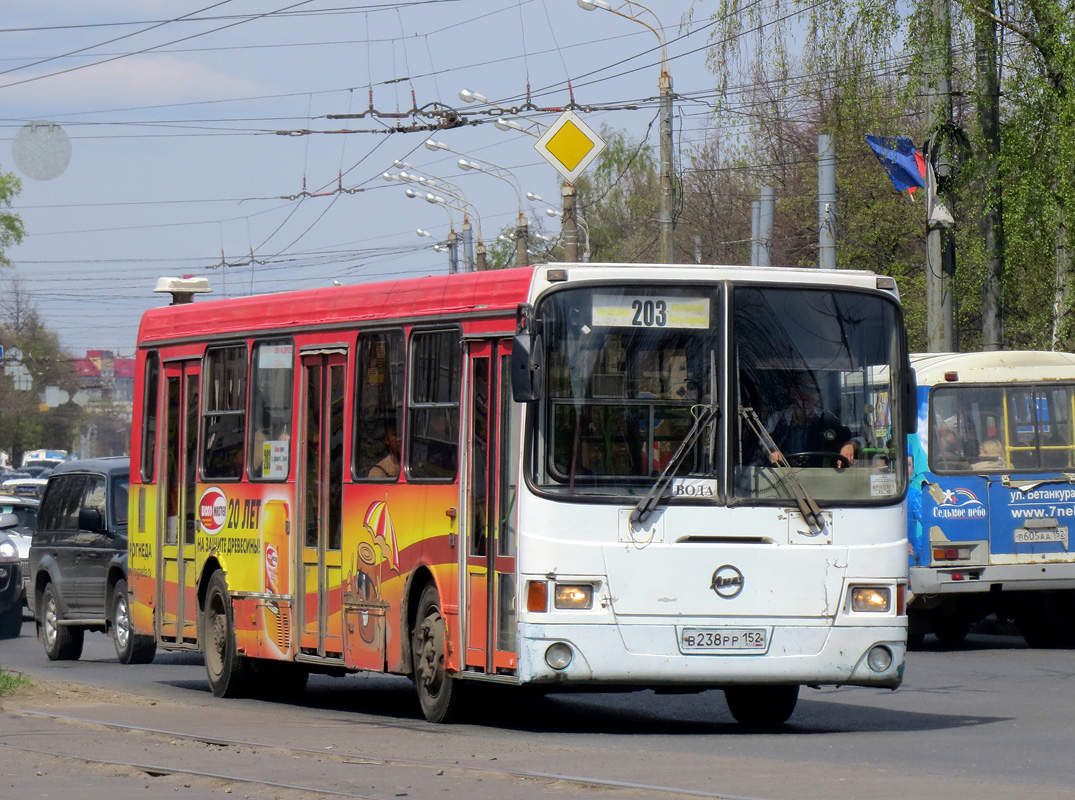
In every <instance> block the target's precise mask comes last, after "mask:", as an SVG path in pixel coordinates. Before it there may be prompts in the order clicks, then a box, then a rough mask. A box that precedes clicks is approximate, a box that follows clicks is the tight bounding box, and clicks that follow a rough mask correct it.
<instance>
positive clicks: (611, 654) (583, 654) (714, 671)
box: [519, 617, 907, 689]
mask: <svg viewBox="0 0 1075 800" xmlns="http://www.w3.org/2000/svg"><path fill="white" fill-rule="evenodd" d="M903 620H904V621H905V620H906V617H904V618H903ZM759 630H764V631H765V636H766V638H765V649H764V651H761V650H758V651H755V652H746V651H737V652H726V651H706V650H697V651H691V652H683V650H684V645H683V641H684V637H685V636H689V635H691V634H695V633H696V632H698V631H703V632H708V634H707V635H711V636H714V637H716V636H719V635H721V631H724V632H725V633H726V634H728V635H731V636H743V635H744V633H746V632H757V631H759ZM520 634H521V639H520V643H521V647H520V663H519V677H520V680H521V681H522V682H523V683H537V684H543V685H548V684H561V685H565V686H566V685H569V684H570V685H572V686H577V687H578V688H582V687H583V686H585V685H587V684H589V685H592V686H595V687H597V686H602V687H607V686H620V685H622V686H625V687H639V686H650V687H658V686H691V685H694V686H699V687H721V686H729V685H735V684H769V683H772V684H799V685H809V686H822V685H831V686H874V687H884V688H889V689H895V688H896V687H897V686H899V685H900V683H901V682H902V680H903V668H904V659H905V657H906V652H907V644H906V643H907V628H906V626H905V625H898V624H897V625H891V626H888V625H885V626H880V625H870V626H825V625H796V626H787V625H784V626H781V625H780V624H773V625H765V624H763V623H762V624H755V623H754V622H750V623H748V624H746V625H738V626H736V627H734V628H704V629H700V628H697V627H695V626H684V625H683V624H671V623H665V624H652V625H646V624H637V625H620V626H619V627H617V626H614V625H611V626H597V625H571V624H555V625H533V624H529V625H523V626H521V630H520ZM696 638H697V637H696Z"/></svg>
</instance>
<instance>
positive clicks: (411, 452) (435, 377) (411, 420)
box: [404, 328, 462, 481]
mask: <svg viewBox="0 0 1075 800" xmlns="http://www.w3.org/2000/svg"><path fill="white" fill-rule="evenodd" d="M410 369H411V385H410V391H409V393H408V394H409V400H408V417H407V431H406V446H405V448H404V449H405V453H404V457H405V463H406V464H407V476H408V477H409V478H417V479H430V480H445V481H447V480H452V479H453V478H455V476H456V472H457V470H458V467H459V386H460V384H461V383H462V354H461V348H460V334H459V330H458V329H456V328H452V329H451V330H442V331H422V332H421V333H414V334H412V335H411V360H410Z"/></svg>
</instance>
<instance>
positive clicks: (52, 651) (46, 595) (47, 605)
mask: <svg viewBox="0 0 1075 800" xmlns="http://www.w3.org/2000/svg"><path fill="white" fill-rule="evenodd" d="M85 634H86V630H85V629H84V628H74V627H71V626H70V625H61V624H60V603H59V601H58V600H57V599H56V591H55V590H54V589H53V588H52V584H51V583H50V584H48V585H47V586H45V591H44V592H42V594H41V644H43V645H44V646H45V655H47V656H48V657H49V661H78V660H79V659H80V658H81V657H82V643H83V641H84V639H85Z"/></svg>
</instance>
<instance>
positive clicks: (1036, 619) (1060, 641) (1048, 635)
mask: <svg viewBox="0 0 1075 800" xmlns="http://www.w3.org/2000/svg"><path fill="white" fill-rule="evenodd" d="M1069 604H1070V605H1075V604H1072V603H1071V600H1070V599H1069V597H1068V595H1067V593H1066V592H1033V593H1031V594H1030V595H1029V596H1028V597H1026V598H1025V599H1024V600H1023V602H1022V603H1021V604H1020V608H1019V611H1018V613H1017V614H1016V616H1015V624H1016V626H1017V627H1018V628H1019V633H1021V634H1022V635H1023V638H1024V639H1025V640H1026V643H1027V645H1028V646H1029V647H1040V648H1059V647H1072V646H1075V624H1073V618H1075V614H1073V613H1072V610H1073V609H1069V608H1066V606H1068V605H1069Z"/></svg>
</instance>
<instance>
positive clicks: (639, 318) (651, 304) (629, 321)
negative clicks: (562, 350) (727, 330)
mask: <svg viewBox="0 0 1075 800" xmlns="http://www.w3.org/2000/svg"><path fill="white" fill-rule="evenodd" d="M591 319H592V322H593V325H594V327H600V328H708V327H709V298H708V297H677V296H673V297H659V296H655V295H640V296H637V297H632V296H630V295H607V294H599V295H594V299H593V311H592V315H591Z"/></svg>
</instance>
